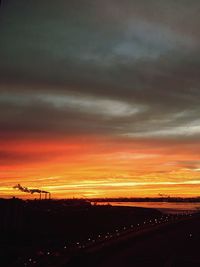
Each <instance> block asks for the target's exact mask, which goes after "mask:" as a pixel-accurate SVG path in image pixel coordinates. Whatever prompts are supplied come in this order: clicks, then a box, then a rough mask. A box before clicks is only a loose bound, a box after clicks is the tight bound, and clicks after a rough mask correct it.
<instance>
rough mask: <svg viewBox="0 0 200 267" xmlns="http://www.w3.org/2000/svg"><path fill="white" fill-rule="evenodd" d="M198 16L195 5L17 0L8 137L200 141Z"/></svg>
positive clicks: (4, 56)
mask: <svg viewBox="0 0 200 267" xmlns="http://www.w3.org/2000/svg"><path fill="white" fill-rule="evenodd" d="M199 9H200V4H199V2H198V1H195V0H193V1H190V2H188V1H186V0H184V1H167V2H166V1H156V0H151V1H148V3H147V2H146V1H145V3H144V1H123V2H122V1H111V0H109V1H101V5H100V4H99V1H77V2H76V3H69V2H66V1H62V0H60V1H58V3H56V5H55V3H54V2H53V1H46V0H42V1H40V2H39V1H28V2H27V1H24V0H21V1H20V0H19V1H11V2H10V3H9V4H8V6H7V7H6V8H5V9H4V10H3V13H2V17H1V22H2V23H1V28H0V33H1V36H2V40H3V42H1V45H0V57H1V62H0V73H1V74H0V85H1V86H0V92H1V98H2V101H4V102H1V103H2V104H1V107H0V109H1V116H0V120H1V127H2V131H5V132H13V133H16V132H20V131H22V132H23V131H25V132H31V131H35V132H38V133H39V134H40V133H41V134H42V133H43V132H49V131H50V132H52V133H53V134H55V133H56V132H58V133H63V134H64V133H70V134H72V133H74V132H76V133H101V134H113V135H122V136H124V135H125V136H126V135H127V134H128V135H129V136H131V135H132V136H135V137H145V138H146V137H148V136H155V137H159V136H160V137H162V138H168V137H169V138H172V137H173V138H180V137H181V138H182V137H187V138H192V137H194V136H195V138H197V137H198V136H199V130H198V131H197V128H198V124H199V122H198V117H199V114H200V108H199V98H200V88H199V83H200V78H199V77H200V71H199V70H200V57H199V52H200V51H199V50H200V49H199V47H200V46H199V44H200V38H199V37H200V36H199V31H198V30H197V29H198V27H199V18H198V16H197V14H198V10H199ZM5 91H9V93H10V95H9V94H8V97H7V99H5ZM7 93H8V92H7ZM23 94H25V95H29V100H28V102H27V98H26V101H25V102H23V101H24V99H25V98H23ZM32 94H34V97H32ZM69 95H71V97H69ZM62 96H63V97H62ZM11 100H12V101H11ZM90 103H91V104H90ZM122 114H123V116H122ZM188 125H190V126H192V127H193V131H190V134H189V135H187V134H184V129H185V127H188ZM195 127H196V128H195ZM194 128H195V129H196V130H195V129H194ZM198 129H199V128H198ZM179 132H182V135H181V136H180V134H179Z"/></svg>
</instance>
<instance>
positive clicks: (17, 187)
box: [13, 184, 51, 199]
mask: <svg viewBox="0 0 200 267" xmlns="http://www.w3.org/2000/svg"><path fill="white" fill-rule="evenodd" d="M13 188H14V189H18V190H20V191H22V192H25V193H30V194H34V193H38V194H40V199H42V194H44V199H51V193H50V192H47V191H44V190H40V189H37V188H33V189H30V188H28V187H24V186H21V185H20V184H17V185H15V186H13Z"/></svg>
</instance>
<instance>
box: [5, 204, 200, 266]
mask: <svg viewBox="0 0 200 267" xmlns="http://www.w3.org/2000/svg"><path fill="white" fill-rule="evenodd" d="M0 215H1V217H0V218H1V220H0V230H1V239H0V266H3V267H19V266H25V267H33V266H34V267H67V266H68V267H72V266H73V267H78V266H88V267H89V266H94V267H95V266H97V267H104V266H105V267H107V266H109V267H112V266H125V267H126V266H127V267H128V266H135V267H137V266H138V267H139V266H141V267H142V266H200V257H199V256H198V255H199V253H198V248H199V245H200V227H199V226H200V223H199V222H200V216H199V215H198V214H195V215H192V216H189V215H184V216H181V215H178V216H176V215H171V216H168V215H163V214H162V213H161V212H159V211H157V210H154V209H144V208H133V207H112V206H109V205H108V206H91V205H90V203H88V202H86V201H83V200H62V201H54V200H46V201H45V200H44V201H21V200H17V199H12V200H0Z"/></svg>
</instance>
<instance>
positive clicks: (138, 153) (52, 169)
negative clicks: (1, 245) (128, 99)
mask: <svg viewBox="0 0 200 267" xmlns="http://www.w3.org/2000/svg"><path fill="white" fill-rule="evenodd" d="M199 148H200V145H198V144H196V143H195V144H193V143H192V142H191V143H184V144H179V143H178V142H177V143H175V142H173V141H172V142H171V143H170V142H164V141H163V142H162V141H157V142H156V141H153V140H146V141H143V140H131V141H124V140H123V139H121V140H120V139H119V140H114V139H109V138H107V139H106V138H100V137H74V138H70V139H69V138H68V139H61V140H53V141H52V140H37V139H35V140H23V141H22V140H16V141H9V142H6V143H3V142H2V144H1V149H2V151H4V153H5V155H7V157H5V158H4V159H3V160H1V167H0V170H1V174H0V175H1V180H0V197H12V196H16V197H22V198H29V197H31V198H35V197H37V195H27V194H26V193H23V192H19V191H16V190H13V188H12V187H13V186H14V185H15V184H17V183H21V184H22V185H23V186H26V187H30V188H31V187H32V188H34V187H37V188H40V189H42V190H47V191H50V192H51V193H52V196H53V197H55V198H67V197H88V198H90V197H135V196H136V197H142V196H145V197H146V196H152V197H155V196H158V194H159V193H165V194H169V195H172V196H198V195H199V189H200V180H199V174H200V172H199V171H200V166H198V153H197V151H198V150H199Z"/></svg>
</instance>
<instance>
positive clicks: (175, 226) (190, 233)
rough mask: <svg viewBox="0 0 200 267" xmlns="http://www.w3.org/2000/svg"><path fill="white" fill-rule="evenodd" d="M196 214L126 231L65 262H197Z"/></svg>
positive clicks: (178, 265)
mask: <svg viewBox="0 0 200 267" xmlns="http://www.w3.org/2000/svg"><path fill="white" fill-rule="evenodd" d="M199 248H200V216H199V215H196V216H194V215H193V216H192V217H191V218H189V219H186V218H185V219H182V220H178V221H176V222H170V223H167V224H163V225H160V226H157V227H152V228H149V229H146V230H145V231H140V232H137V234H135V235H134V234H133V235H132V236H130V235H128V236H127V237H126V238H124V239H123V240H121V241H120V242H116V243H115V244H112V245H111V246H106V247H105V248H104V249H101V250H98V251H96V252H93V253H88V254H82V255H80V256H79V259H78V258H76V259H74V261H73V262H71V265H66V266H76V267H78V266H88V267H89V266H93V267H95V266H96V267H121V266H123V267H147V266H155V267H161V266H162V267H193V266H194V267H197V266H200V252H199Z"/></svg>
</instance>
